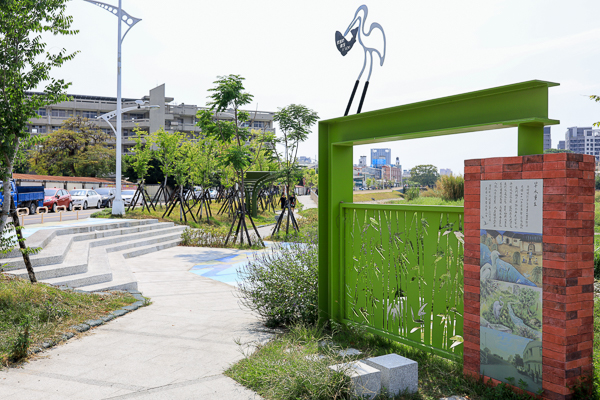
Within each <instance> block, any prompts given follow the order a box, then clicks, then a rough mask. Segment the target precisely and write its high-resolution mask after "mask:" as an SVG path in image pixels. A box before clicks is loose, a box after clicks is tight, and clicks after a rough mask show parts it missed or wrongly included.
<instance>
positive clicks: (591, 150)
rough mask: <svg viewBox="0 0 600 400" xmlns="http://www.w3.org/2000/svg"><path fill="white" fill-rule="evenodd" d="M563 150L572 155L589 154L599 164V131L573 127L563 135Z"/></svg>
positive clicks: (590, 128)
mask: <svg viewBox="0 0 600 400" xmlns="http://www.w3.org/2000/svg"><path fill="white" fill-rule="evenodd" d="M564 148H565V150H571V151H572V152H574V153H579V154H589V155H592V156H594V157H595V158H596V163H598V162H600V129H593V128H592V127H591V126H589V127H578V126H573V127H570V128H567V132H566V133H565V147H564Z"/></svg>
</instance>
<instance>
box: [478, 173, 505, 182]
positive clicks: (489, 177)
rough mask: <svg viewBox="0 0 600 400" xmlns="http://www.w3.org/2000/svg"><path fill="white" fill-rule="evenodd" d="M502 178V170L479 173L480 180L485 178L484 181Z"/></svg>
mask: <svg viewBox="0 0 600 400" xmlns="http://www.w3.org/2000/svg"><path fill="white" fill-rule="evenodd" d="M501 179H502V172H495V173H491V174H488V173H485V174H481V180H486V181H495V180H501Z"/></svg>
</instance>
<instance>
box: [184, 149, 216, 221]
mask: <svg viewBox="0 0 600 400" xmlns="http://www.w3.org/2000/svg"><path fill="white" fill-rule="evenodd" d="M216 150H217V143H216V141H215V139H214V138H212V137H201V138H199V139H198V140H197V141H196V143H194V149H193V162H192V163H191V166H190V179H191V181H192V183H194V184H197V185H200V186H201V187H202V191H201V193H200V195H199V198H197V199H195V200H196V201H195V204H194V207H195V206H196V204H199V207H198V212H197V213H196V216H197V217H198V218H199V219H202V213H203V212H205V213H206V222H207V223H209V224H210V217H212V211H211V209H210V190H209V189H210V187H211V183H212V182H213V177H214V174H215V168H216V162H215V151H216Z"/></svg>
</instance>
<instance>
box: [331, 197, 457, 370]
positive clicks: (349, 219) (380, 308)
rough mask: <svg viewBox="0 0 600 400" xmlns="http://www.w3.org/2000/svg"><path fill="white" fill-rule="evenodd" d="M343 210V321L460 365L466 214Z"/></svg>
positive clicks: (351, 206)
mask: <svg viewBox="0 0 600 400" xmlns="http://www.w3.org/2000/svg"><path fill="white" fill-rule="evenodd" d="M341 208H342V216H343V233H342V236H343V237H342V240H341V242H342V243H344V245H343V249H342V268H341V273H342V276H341V277H340V282H341V285H342V287H341V288H340V292H341V293H343V304H342V308H343V309H342V314H343V318H344V319H345V320H350V321H354V322H358V323H362V324H365V325H366V326H367V327H368V329H370V330H371V331H373V332H374V333H377V334H380V335H383V336H387V337H389V338H391V339H393V340H396V341H399V342H403V343H406V344H409V345H412V346H414V347H418V348H421V349H423V350H426V351H430V352H433V353H435V354H438V355H440V356H443V357H446V358H451V359H456V360H460V359H462V342H463V297H464V293H463V252H464V241H463V208H462V207H432V206H404V205H397V206H389V205H388V206H381V205H367V204H342V207H341Z"/></svg>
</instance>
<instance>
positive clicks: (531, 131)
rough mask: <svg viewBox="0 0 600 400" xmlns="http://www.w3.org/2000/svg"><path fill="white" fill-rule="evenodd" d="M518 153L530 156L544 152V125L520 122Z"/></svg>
mask: <svg viewBox="0 0 600 400" xmlns="http://www.w3.org/2000/svg"><path fill="white" fill-rule="evenodd" d="M518 129H519V138H518V140H517V142H518V154H517V155H519V156H528V155H531V154H543V153H544V125H541V124H539V125H538V124H535V125H534V124H520V125H519V128H518Z"/></svg>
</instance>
